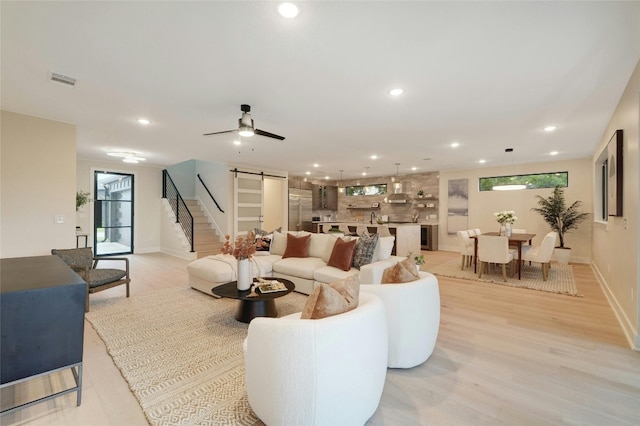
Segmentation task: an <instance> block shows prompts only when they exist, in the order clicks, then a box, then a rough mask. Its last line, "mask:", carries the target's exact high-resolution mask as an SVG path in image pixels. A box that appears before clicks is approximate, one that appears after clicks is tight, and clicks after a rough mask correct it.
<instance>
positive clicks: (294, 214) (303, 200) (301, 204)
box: [289, 188, 312, 232]
mask: <svg viewBox="0 0 640 426" xmlns="http://www.w3.org/2000/svg"><path fill="white" fill-rule="evenodd" d="M311 230H312V226H311V190H310V189H295V188H289V231H309V232H311Z"/></svg>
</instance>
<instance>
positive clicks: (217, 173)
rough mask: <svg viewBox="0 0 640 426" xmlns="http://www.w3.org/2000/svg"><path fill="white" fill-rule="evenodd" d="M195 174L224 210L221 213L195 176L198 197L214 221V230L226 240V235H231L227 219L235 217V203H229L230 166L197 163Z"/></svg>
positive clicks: (205, 162) (204, 162)
mask: <svg viewBox="0 0 640 426" xmlns="http://www.w3.org/2000/svg"><path fill="white" fill-rule="evenodd" d="M195 173H197V174H199V175H200V177H201V178H202V181H203V182H204V183H205V185H206V186H207V188H208V189H209V192H211V195H212V196H213V197H214V198H215V199H216V202H217V203H218V205H219V206H220V208H221V209H222V210H223V212H224V213H223V212H221V211H220V210H218V207H217V206H216V205H215V203H214V202H213V200H212V199H211V197H210V196H209V194H208V193H207V191H206V190H205V188H204V186H203V185H202V184H201V183H200V182H199V181H197V177H195V174H194V176H193V179H196V182H195V193H196V197H197V198H198V199H199V200H200V202H201V203H202V206H203V207H204V209H205V210H206V211H207V212H208V213H209V216H210V217H211V218H212V219H213V221H214V228H216V230H217V231H218V232H219V233H220V237H221V238H224V235H225V234H227V233H229V229H231V228H228V225H227V217H228V216H229V215H233V202H232V203H229V196H230V194H229V185H228V180H229V176H230V174H229V166H228V165H226V164H224V163H213V162H208V161H197V162H196V169H195Z"/></svg>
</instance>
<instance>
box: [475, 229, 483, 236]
mask: <svg viewBox="0 0 640 426" xmlns="http://www.w3.org/2000/svg"><path fill="white" fill-rule="evenodd" d="M474 232H475V233H476V236H478V235H482V231H480V228H475V229H474Z"/></svg>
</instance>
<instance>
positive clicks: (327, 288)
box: [300, 274, 360, 319]
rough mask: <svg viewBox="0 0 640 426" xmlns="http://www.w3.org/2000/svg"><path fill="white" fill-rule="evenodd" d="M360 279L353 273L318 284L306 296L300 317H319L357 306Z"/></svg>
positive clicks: (339, 312) (340, 312) (336, 313)
mask: <svg viewBox="0 0 640 426" xmlns="http://www.w3.org/2000/svg"><path fill="white" fill-rule="evenodd" d="M359 297H360V280H359V278H358V274H353V275H351V276H349V277H347V278H345V279H343V280H340V281H336V282H334V283H331V284H324V283H322V284H320V285H319V286H317V287H316V288H315V289H314V290H313V291H312V292H311V294H310V295H309V297H308V298H307V302H306V303H305V305H304V309H302V314H301V315H300V318H301V319H321V318H326V317H330V316H333V315H338V314H342V313H344V312H349V311H350V310H352V309H355V308H356V307H357V306H358V299H359Z"/></svg>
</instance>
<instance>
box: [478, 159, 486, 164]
mask: <svg viewBox="0 0 640 426" xmlns="http://www.w3.org/2000/svg"><path fill="white" fill-rule="evenodd" d="M486 162H487V160H484V159H482V160H478V163H480V164H484V163H486Z"/></svg>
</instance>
